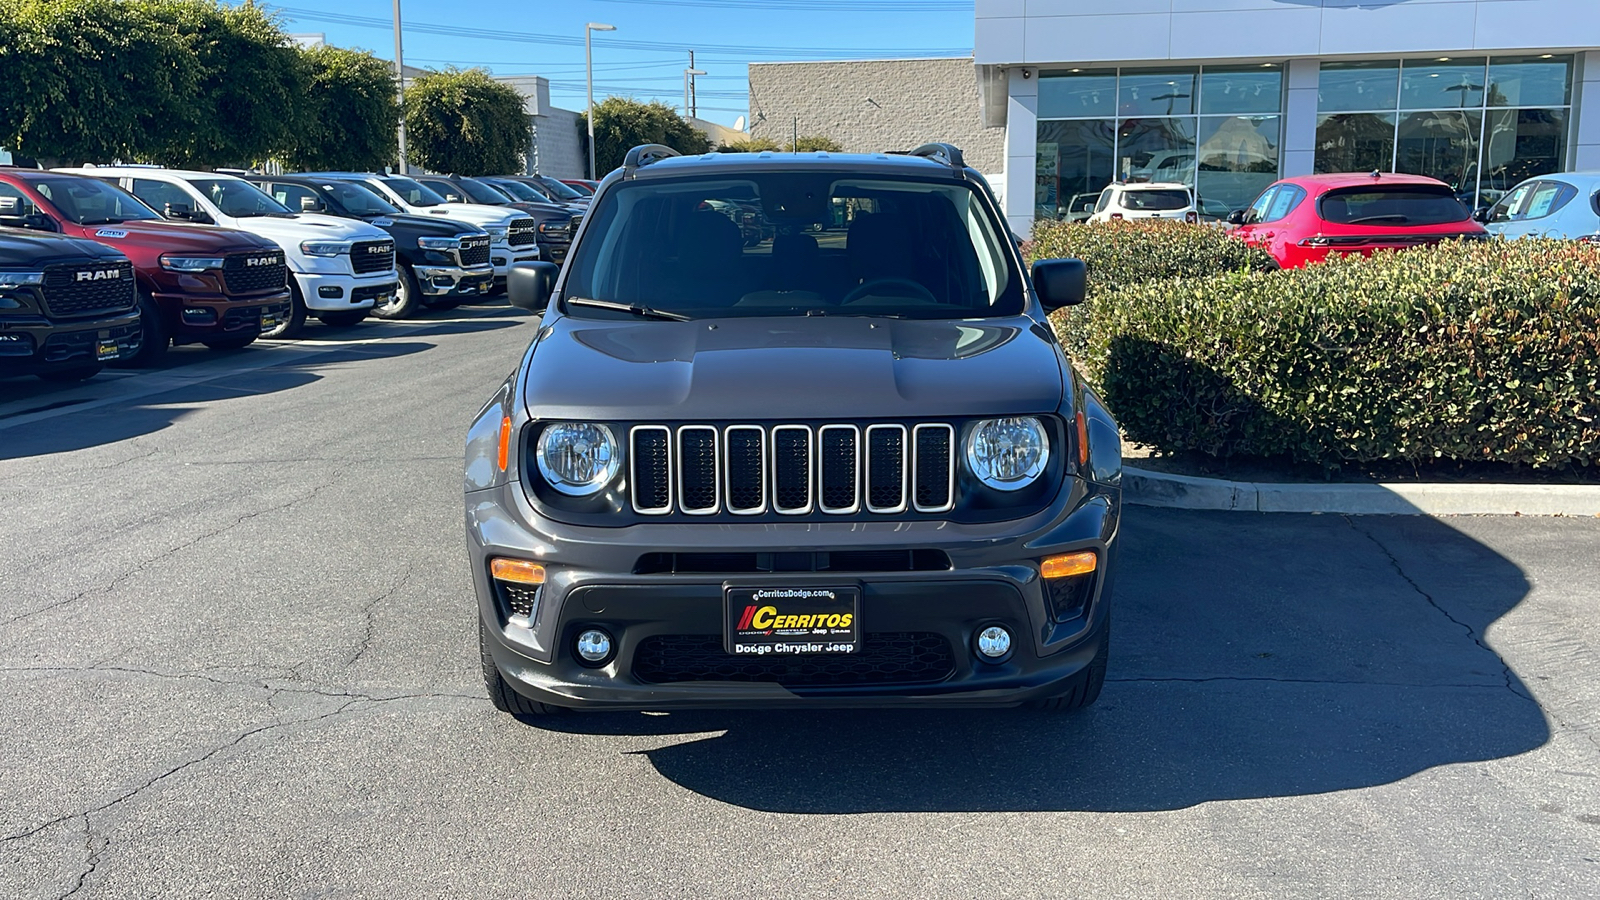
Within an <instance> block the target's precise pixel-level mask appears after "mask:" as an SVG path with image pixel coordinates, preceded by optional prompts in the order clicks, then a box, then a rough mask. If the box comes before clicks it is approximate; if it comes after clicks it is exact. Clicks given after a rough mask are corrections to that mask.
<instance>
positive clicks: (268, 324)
mask: <svg viewBox="0 0 1600 900" xmlns="http://www.w3.org/2000/svg"><path fill="white" fill-rule="evenodd" d="M277 327H278V317H277V316H262V317H261V330H262V331H271V330H272V329H274V328H277Z"/></svg>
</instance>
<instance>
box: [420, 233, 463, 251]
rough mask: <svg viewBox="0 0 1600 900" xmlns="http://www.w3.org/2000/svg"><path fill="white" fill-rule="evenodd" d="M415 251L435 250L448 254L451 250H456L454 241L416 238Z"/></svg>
mask: <svg viewBox="0 0 1600 900" xmlns="http://www.w3.org/2000/svg"><path fill="white" fill-rule="evenodd" d="M417 249H419V250H437V251H439V252H441V253H448V252H450V251H451V250H454V249H456V239H455V238H443V237H419V238H417Z"/></svg>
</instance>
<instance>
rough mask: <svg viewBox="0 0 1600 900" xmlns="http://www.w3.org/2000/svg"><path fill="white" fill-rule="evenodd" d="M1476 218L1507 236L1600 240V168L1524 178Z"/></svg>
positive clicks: (1492, 232)
mask: <svg viewBox="0 0 1600 900" xmlns="http://www.w3.org/2000/svg"><path fill="white" fill-rule="evenodd" d="M1473 218H1475V219H1477V220H1478V221H1480V222H1482V223H1483V227H1484V228H1486V229H1488V231H1489V233H1490V234H1495V235H1499V236H1501V237H1506V238H1519V237H1546V238H1569V239H1573V240H1580V241H1590V242H1592V243H1600V172H1564V173H1562V174H1559V175H1540V176H1538V177H1537V178H1530V179H1528V180H1527V181H1524V182H1522V183H1521V184H1519V185H1517V186H1516V187H1514V188H1512V189H1511V190H1510V191H1508V192H1506V194H1505V196H1503V197H1501V198H1500V200H1499V202H1498V203H1496V204H1495V205H1494V206H1492V207H1490V208H1488V209H1485V210H1480V211H1479V212H1478V214H1477V215H1475V216H1474V217H1473Z"/></svg>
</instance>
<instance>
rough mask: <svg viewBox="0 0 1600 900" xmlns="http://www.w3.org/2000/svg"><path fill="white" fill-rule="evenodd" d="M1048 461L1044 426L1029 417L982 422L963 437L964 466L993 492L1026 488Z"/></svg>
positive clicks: (1048, 444) (1048, 445) (1047, 438)
mask: <svg viewBox="0 0 1600 900" xmlns="http://www.w3.org/2000/svg"><path fill="white" fill-rule="evenodd" d="M1049 460H1050V439H1049V437H1048V436H1046V435H1045V431H1044V424H1043V423H1041V422H1040V421H1039V420H1038V419H1035V418H1033V417H1032V416H1021V417H1017V418H1010V419H985V420H983V421H982V422H979V423H978V424H977V425H975V426H973V428H972V432H971V433H970V434H968V435H967V466H968V467H969V468H971V469H972V474H973V475H975V476H977V478H978V480H979V481H981V482H983V483H984V484H986V485H988V486H989V487H992V488H994V489H995V490H997V491H1016V490H1021V489H1022V488H1025V487H1027V486H1028V485H1030V484H1032V483H1033V482H1034V480H1035V479H1037V478H1038V477H1039V475H1040V474H1041V473H1043V472H1044V466H1045V463H1046V462H1048V461H1049Z"/></svg>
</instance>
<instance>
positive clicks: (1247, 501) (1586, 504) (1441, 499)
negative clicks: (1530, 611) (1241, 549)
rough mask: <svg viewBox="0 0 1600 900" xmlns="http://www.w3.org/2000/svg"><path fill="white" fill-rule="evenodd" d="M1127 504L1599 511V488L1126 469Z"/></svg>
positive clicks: (1490, 512) (1387, 511) (1370, 512)
mask: <svg viewBox="0 0 1600 900" xmlns="http://www.w3.org/2000/svg"><path fill="white" fill-rule="evenodd" d="M1122 493H1123V497H1124V498H1125V499H1127V501H1128V502H1129V503H1135V504H1138V505H1140V506H1165V507H1172V508H1177V509H1224V510H1237V511H1240V512H1293V513H1344V514H1348V515H1357V516H1509V515H1524V516H1600V485H1587V484H1579V485H1559V484H1273V483H1267V482H1249V481H1224V480H1222V479H1220V478H1196V477H1194V476H1191V475H1169V474H1167V473H1165V472H1151V471H1149V470H1146V469H1138V468H1134V467H1132V466H1124V467H1123V469H1122Z"/></svg>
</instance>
